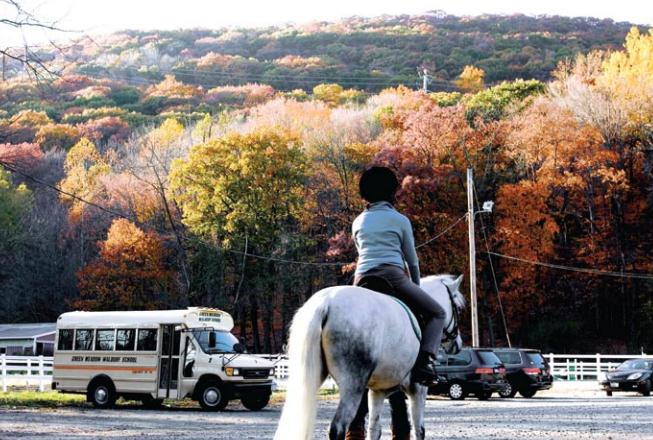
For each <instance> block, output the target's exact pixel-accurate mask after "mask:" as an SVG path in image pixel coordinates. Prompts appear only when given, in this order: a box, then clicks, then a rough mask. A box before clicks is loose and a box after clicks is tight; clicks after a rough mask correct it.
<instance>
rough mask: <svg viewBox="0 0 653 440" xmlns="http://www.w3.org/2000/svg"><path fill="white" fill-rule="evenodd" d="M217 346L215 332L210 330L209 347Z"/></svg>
mask: <svg viewBox="0 0 653 440" xmlns="http://www.w3.org/2000/svg"><path fill="white" fill-rule="evenodd" d="M215 346H216V338H215V332H209V348H215Z"/></svg>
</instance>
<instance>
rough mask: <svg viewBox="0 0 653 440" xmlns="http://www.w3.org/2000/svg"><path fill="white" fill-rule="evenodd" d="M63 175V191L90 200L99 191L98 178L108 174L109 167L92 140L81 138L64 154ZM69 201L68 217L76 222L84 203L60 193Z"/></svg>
mask: <svg viewBox="0 0 653 440" xmlns="http://www.w3.org/2000/svg"><path fill="white" fill-rule="evenodd" d="M64 171H65V173H66V175H65V177H64V178H63V180H62V181H61V184H60V187H61V189H62V190H63V191H65V192H67V193H69V194H72V195H75V196H77V197H80V198H82V199H85V200H90V201H92V200H93V199H94V198H95V197H96V196H97V195H98V194H99V192H100V191H101V188H102V185H101V181H100V178H101V177H102V176H105V175H107V174H109V172H110V171H111V168H110V167H109V164H107V162H106V161H105V159H104V158H103V157H102V155H101V154H100V152H99V151H98V150H97V148H96V147H95V144H93V142H91V141H89V140H88V139H86V138H82V139H81V140H80V141H79V142H77V143H76V144H75V145H74V146H73V147H72V148H71V149H70V150H69V151H68V154H67V155H66V160H65V162H64ZM62 199H63V200H64V201H65V202H68V203H70V206H71V208H70V212H69V215H70V218H71V221H73V222H76V221H77V220H79V219H80V217H81V215H82V214H83V212H84V206H85V205H84V203H83V202H81V201H79V200H77V199H74V198H72V197H70V196H68V195H62Z"/></svg>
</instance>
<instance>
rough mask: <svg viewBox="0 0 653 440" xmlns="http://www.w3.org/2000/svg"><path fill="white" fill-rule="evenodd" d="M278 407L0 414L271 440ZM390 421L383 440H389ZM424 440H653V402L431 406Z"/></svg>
mask: <svg viewBox="0 0 653 440" xmlns="http://www.w3.org/2000/svg"><path fill="white" fill-rule="evenodd" d="M336 405H337V400H324V401H321V402H320V406H319V411H318V422H317V425H316V430H315V437H314V438H316V439H325V438H326V431H327V427H328V424H329V422H330V419H331V417H332V416H333V414H334V412H335V407H336ZM280 409H281V407H280V406H279V405H276V406H271V407H268V408H266V409H265V410H263V411H260V412H250V411H247V410H245V409H244V408H242V407H240V406H239V405H231V406H230V407H229V409H228V410H227V411H225V412H221V413H205V412H202V411H200V410H199V409H194V408H164V409H162V410H156V411H154V410H145V409H141V408H139V407H137V406H135V405H126V406H123V407H119V408H117V409H114V410H106V411H99V410H94V409H92V408H60V409H33V408H32V409H21V408H2V409H0V438H2V439H17V438H20V439H31V438H34V439H62V440H63V439H95V438H100V439H162V440H163V439H238V440H241V439H271V438H272V436H273V433H274V429H275V427H276V422H277V420H278V418H279V414H280ZM388 423H389V414H388V413H387V412H386V414H385V418H384V428H385V429H384V434H383V439H389V438H390V433H389V430H388ZM426 429H427V438H429V439H431V438H432V439H436V438H443V439H479V440H480V439H525V438H539V439H653V397H642V396H639V395H635V394H633V393H627V394H618V395H617V394H616V393H615V395H614V396H613V397H606V396H605V395H604V394H603V393H600V392H598V391H596V390H595V389H594V388H592V387H591V386H587V385H585V386H583V387H578V386H576V387H574V386H567V387H563V386H562V385H560V384H557V386H556V387H554V389H552V390H550V391H547V392H543V393H541V394H538V395H536V396H535V397H534V398H532V399H524V398H519V397H517V398H515V399H501V398H498V397H493V398H492V399H490V400H489V401H479V400H477V399H475V398H473V397H469V398H467V399H466V400H464V401H459V402H454V401H451V400H448V399H447V398H435V399H431V400H429V401H428V402H427V406H426Z"/></svg>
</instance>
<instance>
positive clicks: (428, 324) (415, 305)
mask: <svg viewBox="0 0 653 440" xmlns="http://www.w3.org/2000/svg"><path fill="white" fill-rule="evenodd" d="M367 275H374V276H378V277H381V278H384V279H385V280H386V281H388V282H389V283H390V284H391V285H392V287H393V288H394V291H395V296H396V297H397V298H399V299H400V300H402V301H403V302H405V303H406V305H407V306H408V307H410V309H411V310H412V311H413V313H415V314H417V315H421V316H422V317H424V321H425V326H424V329H423V331H422V343H421V347H420V349H421V350H422V351H425V352H427V353H430V354H432V355H433V356H436V355H437V353H438V348H440V341H441V340H442V330H443V329H444V320H445V318H446V314H445V312H444V309H443V308H442V307H441V306H440V304H438V302H437V301H435V300H434V299H433V298H431V296H430V295H429V294H428V293H426V292H424V291H423V290H422V289H421V288H420V287H419V286H418V285H417V284H415V283H413V282H412V281H411V280H410V278H408V276H407V275H406V273H405V272H404V271H403V270H402V269H401V268H400V267H398V266H394V265H391V264H382V265H381V266H378V267H375V268H374V269H370V270H368V271H367V272H365V273H362V274H360V275H356V278H355V279H354V284H356V285H358V282H359V281H360V280H361V278H362V277H364V276H367Z"/></svg>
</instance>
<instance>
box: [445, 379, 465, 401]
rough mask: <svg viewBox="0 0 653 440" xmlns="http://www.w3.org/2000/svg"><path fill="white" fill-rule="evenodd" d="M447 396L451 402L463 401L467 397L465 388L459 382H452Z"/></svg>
mask: <svg viewBox="0 0 653 440" xmlns="http://www.w3.org/2000/svg"><path fill="white" fill-rule="evenodd" d="M448 394H449V398H450V399H451V400H464V399H465V397H467V392H466V391H465V387H463V384H461V383H459V382H453V383H451V384H450V385H449V391H448Z"/></svg>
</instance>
